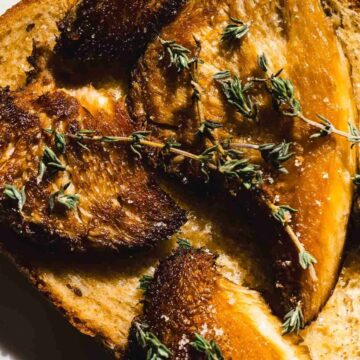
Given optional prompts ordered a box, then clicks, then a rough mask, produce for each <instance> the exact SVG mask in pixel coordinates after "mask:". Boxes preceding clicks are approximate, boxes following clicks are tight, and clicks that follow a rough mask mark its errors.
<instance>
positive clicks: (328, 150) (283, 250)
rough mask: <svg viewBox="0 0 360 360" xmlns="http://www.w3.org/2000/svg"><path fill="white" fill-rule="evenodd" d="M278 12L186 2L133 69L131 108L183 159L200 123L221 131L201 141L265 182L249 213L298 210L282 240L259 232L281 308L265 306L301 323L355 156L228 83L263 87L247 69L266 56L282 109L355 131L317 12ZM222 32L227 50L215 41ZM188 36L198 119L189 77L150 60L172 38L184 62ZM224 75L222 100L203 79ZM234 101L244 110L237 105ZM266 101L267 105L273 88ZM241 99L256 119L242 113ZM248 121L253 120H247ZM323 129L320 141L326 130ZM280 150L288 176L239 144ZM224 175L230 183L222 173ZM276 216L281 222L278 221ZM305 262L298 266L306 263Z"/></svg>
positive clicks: (255, 70)
mask: <svg viewBox="0 0 360 360" xmlns="http://www.w3.org/2000/svg"><path fill="white" fill-rule="evenodd" d="M281 4H282V5H281V6H279V3H278V1H268V0H261V1H257V2H254V1H240V2H239V1H238V2H233V1H210V2H209V1H190V2H189V3H188V4H187V5H186V6H185V7H184V9H183V10H182V11H181V12H180V13H179V15H178V16H177V18H176V21H174V22H173V23H172V24H171V25H169V26H167V27H165V28H164V29H163V31H162V32H161V34H160V37H161V39H162V42H161V41H160V40H159V39H156V40H155V41H153V42H152V43H151V44H150V45H149V47H148V49H147V51H146V53H145V55H144V56H143V58H142V60H141V61H140V63H139V65H138V66H137V68H136V70H135V71H134V76H133V84H132V90H131V93H130V105H131V109H132V114H133V116H134V119H136V121H137V122H138V124H139V126H142V127H148V128H150V129H152V130H153V131H154V134H155V135H156V136H158V138H159V139H161V140H164V139H166V138H175V139H176V140H177V141H178V142H180V143H182V144H183V147H184V148H185V149H190V150H191V151H193V152H197V153H200V152H201V151H203V149H204V148H205V147H206V146H207V147H208V146H209V144H208V143H206V142H204V141H202V139H201V137H199V133H198V128H199V127H200V122H201V121H203V120H212V121H216V122H218V123H220V124H221V125H222V126H223V127H222V128H220V129H215V130H214V131H213V132H212V133H213V135H214V136H215V137H216V138H217V139H218V141H219V142H222V143H223V144H225V145H226V144H228V143H229V139H231V144H232V145H231V147H235V145H233V144H234V143H235V144H238V145H240V148H237V149H240V150H242V151H243V153H244V157H247V158H249V159H250V160H251V162H253V163H255V164H260V165H261V166H262V167H263V170H264V174H265V176H264V178H265V182H264V184H263V185H260V186H259V189H260V191H259V192H255V196H252V197H251V199H252V203H253V204H255V203H257V204H258V205H260V207H261V206H263V205H264V204H266V207H269V206H270V204H272V205H276V207H272V210H273V211H274V213H275V212H276V211H277V210H281V209H286V208H280V205H288V206H290V207H291V208H294V209H296V210H297V212H296V213H294V214H292V222H291V224H290V225H291V227H292V230H293V231H292V232H291V231H290V230H289V228H287V231H284V228H281V227H280V228H279V229H277V230H276V231H274V230H272V231H267V233H266V234H265V235H266V237H267V238H268V239H269V240H271V244H272V249H273V255H274V264H276V266H277V269H278V282H277V284H276V288H277V290H278V291H280V293H281V299H282V300H281V301H279V300H276V301H274V302H273V306H274V308H275V306H277V305H278V304H279V302H280V303H281V306H282V308H283V314H285V313H287V312H288V311H289V310H290V309H295V308H298V307H299V306H301V307H302V309H303V313H304V317H305V320H306V321H309V320H311V319H313V318H314V317H315V316H316V315H317V314H318V311H319V309H320V308H321V307H322V305H323V304H324V303H325V301H326V300H327V298H328V297H329V295H330V293H331V290H332V289H333V286H334V284H335V282H336V280H337V275H338V268H339V264H340V261H341V255H342V251H343V246H344V241H345V236H346V227H347V222H348V217H349V212H350V204H351V197H352V191H353V189H352V184H351V177H352V176H353V175H354V169H355V161H354V158H355V149H353V150H351V149H350V144H349V142H348V141H347V139H346V138H344V137H341V136H337V135H335V134H332V135H329V136H325V135H326V131H324V130H323V131H322V132H321V134H320V135H322V137H320V138H317V139H310V136H311V135H314V134H315V133H318V132H319V130H318V129H317V128H315V127H312V126H309V125H308V124H307V123H305V122H304V121H303V120H301V119H300V118H299V117H294V118H293V117H289V116H283V115H282V114H281V112H279V111H278V110H276V109H274V108H273V106H272V101H271V95H270V94H269V93H268V91H267V90H266V89H265V86H262V85H261V83H260V84H259V83H257V85H254V86H253V88H252V89H251V90H248V92H246V91H245V93H244V89H241V88H240V89H239V83H238V82H237V80H236V78H234V76H238V77H239V79H241V80H242V85H244V84H245V83H246V82H247V81H248V79H249V77H257V78H259V77H262V78H264V77H266V75H265V74H264V71H263V70H264V64H262V65H263V70H262V69H261V68H260V67H259V65H258V56H259V55H262V54H263V53H265V54H266V56H267V58H268V62H269V64H268V65H267V67H268V75H271V74H276V73H277V72H278V70H280V69H284V70H283V72H282V74H281V75H279V74H278V76H277V79H280V80H281V81H285V80H286V79H290V80H291V81H292V83H293V84H294V86H295V88H294V89H295V90H294V92H295V94H291V90H292V89H291V86H290V90H289V89H285V90H284V91H287V90H289V93H290V95H289V96H290V97H292V96H293V100H294V99H295V98H296V99H299V100H300V102H301V105H302V114H303V115H304V116H306V117H307V118H310V119H312V120H313V121H316V122H318V123H321V121H325V120H320V119H319V118H317V114H321V115H322V116H324V117H326V118H328V119H330V120H331V122H332V124H333V125H334V126H335V127H336V128H337V129H339V130H341V131H345V132H346V131H348V130H347V129H348V122H352V123H356V116H355V110H354V101H353V93H352V85H351V80H350V75H349V66H348V64H347V61H346V59H345V56H344V54H343V52H342V49H341V47H340V46H339V43H338V41H337V38H336V36H335V34H334V32H333V29H332V27H331V25H330V24H329V23H328V19H326V17H325V15H324V14H323V10H322V8H321V6H320V4H319V2H318V1H317V0H305V1H304V0H291V1H285V2H282V3H281ZM229 15H231V16H232V18H233V19H231V18H230V17H229ZM234 19H235V20H234ZM236 19H238V20H242V21H243V23H242V24H241V23H240V21H238V20H236ZM236 21H237V22H236ZM228 25H231V27H230V28H227V31H228V32H227V33H228V35H227V40H226V41H223V40H221V37H222V34H223V33H224V31H225V28H226V27H227V26H228ZM229 29H230V30H231V29H235V32H237V33H240V34H242V35H241V36H242V38H241V39H240V40H238V39H236V38H235V35H236V33H235V35H234V33H232V34H233V35H229V31H230V30H229ZM230 33H231V31H230ZM194 37H195V38H197V39H198V40H199V41H200V42H201V46H202V50H201V53H200V58H201V59H202V60H203V62H204V63H203V64H199V71H198V79H196V77H195V80H198V83H199V85H200V87H199V89H198V90H200V93H201V103H200V104H201V106H202V110H203V116H202V117H201V116H200V117H199V113H197V112H196V111H195V110H196V107H195V106H194V105H193V104H194V97H193V95H194V88H193V87H194V83H193V84H192V85H193V86H191V85H190V82H191V79H192V78H191V74H190V73H191V71H189V70H187V69H186V68H185V69H184V70H183V71H177V70H181V68H179V63H178V64H176V63H175V62H174V61H172V66H170V67H169V64H170V61H171V60H173V59H171V58H169V56H167V55H165V57H162V56H159V55H161V54H164V51H165V50H167V49H164V41H170V40H171V41H175V42H176V43H177V44H179V45H181V46H183V47H185V48H187V49H189V50H190V52H191V53H185V55H186V56H187V57H188V58H189V59H191V57H192V56H193V55H195V53H196V51H195V42H194ZM166 46H167V47H169V46H170V45H169V43H167V44H165V47H166ZM172 50H173V51H176V49H172ZM177 52H178V53H179V51H177ZM183 54H184V53H183ZM176 67H178V69H176ZM180 67H181V64H180ZM224 70H228V71H230V73H231V74H232V77H231V78H230V77H228V78H227V79H225V80H224V79H223V80H222V82H223V85H224V86H225V88H226V87H227V90H229V86H234V87H235V90H234V91H233V92H232V93H229V92H226V91H225V94H224V93H223V91H222V89H221V84H219V82H218V81H216V80H214V79H213V76H214V74H217V73H218V72H220V71H224ZM222 76H228V75H226V74H225V75H224V73H223V74H222ZM218 77H219V75H218ZM193 78H194V77H193ZM224 81H225V83H224ZM269 84H270V82H269V81H268V86H269ZM281 86H283V87H284V83H282V85H281ZM270 90H271V89H270ZM272 90H273V88H272ZM239 92H240V93H241V92H242V93H243V95H244V98H245V104H241V101H240V100H241V99H239V97H240V96H239ZM273 94H275V95H274V96H276V93H275V91H274V90H273ZM226 95H227V96H228V99H227V97H226ZM248 96H251V99H252V102H253V103H255V102H256V103H257V104H258V109H256V108H255V107H252V105H251V102H250V98H248ZM228 100H230V101H228ZM236 101H238V103H237V107H236V106H234V102H235V103H236ZM239 101H240V103H239ZM241 106H243V108H242V109H240V108H241ZM256 110H258V114H256ZM282 110H284V109H282ZM200 115H201V114H200ZM255 115H257V120H254V119H253V118H255V117H256V116H255ZM326 130H327V132H328V133H329V132H331V130H332V128H329V127H328V128H327V129H326ZM323 135H324V136H323ZM283 140H285V141H286V142H287V143H292V149H293V151H294V152H295V157H293V158H292V159H291V160H289V161H288V162H287V163H286V164H285V167H286V168H287V170H288V174H283V173H281V172H278V170H277V169H271V168H269V166H268V165H269V164H268V163H267V164H265V163H264V161H263V159H262V157H261V156H260V153H259V152H258V151H254V150H248V149H247V148H246V145H248V144H250V145H261V144H268V143H273V144H279V143H281V142H282V141H283ZM243 144H245V148H244V147H241V145H243ZM268 160H269V159H268ZM270 160H271V159H270ZM270 162H271V161H270ZM283 165H284V164H283ZM225 170H226V169H225ZM225 170H224V169H223V172H224V171H225ZM229 172H230V175H231V169H230V170H229ZM258 194H261V195H260V196H259V195H258ZM242 203H243V202H242ZM261 214H262V215H261ZM255 215H256V224H259V223H260V224H263V223H264V222H266V220H267V219H268V218H269V212H263V213H259V212H255ZM285 215H286V216H285V217H286V221H287V223H289V221H290V217H289V216H288V215H289V214H288V211H285ZM257 228H259V229H260V230H261V229H263V228H264V226H263V225H262V226H257ZM290 232H291V237H290V236H289V233H290ZM295 238H296V239H295ZM300 242H301V243H302V244H300ZM302 246H303V247H302ZM302 249H306V250H307V251H308V252H309V253H310V254H312V256H313V257H315V258H316V259H317V264H316V265H315V270H316V273H317V280H316V279H315V277H314V273H313V272H311V271H308V270H306V271H305V270H303V269H302V268H301V266H300V265H299V253H300V252H301V254H302V255H304V254H305V255H307V253H304V252H303V251H301V250H302ZM302 260H304V258H302ZM305 260H306V261H307V262H308V263H309V261H310V262H311V260H313V259H312V258H309V257H308V258H306V259H305ZM302 265H303V266H304V263H302ZM304 267H307V266H304Z"/></svg>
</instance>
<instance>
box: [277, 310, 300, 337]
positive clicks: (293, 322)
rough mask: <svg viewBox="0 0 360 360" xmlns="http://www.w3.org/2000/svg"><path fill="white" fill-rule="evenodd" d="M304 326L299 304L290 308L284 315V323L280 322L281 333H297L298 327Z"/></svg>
mask: <svg viewBox="0 0 360 360" xmlns="http://www.w3.org/2000/svg"><path fill="white" fill-rule="evenodd" d="M304 326H305V323H304V315H303V313H302V309H301V306H300V304H298V305H297V306H296V308H295V309H292V310H290V311H289V312H288V313H287V314H286V315H285V317H284V323H283V324H282V334H283V335H285V334H289V333H296V334H297V333H298V332H299V330H300V329H303V328H304Z"/></svg>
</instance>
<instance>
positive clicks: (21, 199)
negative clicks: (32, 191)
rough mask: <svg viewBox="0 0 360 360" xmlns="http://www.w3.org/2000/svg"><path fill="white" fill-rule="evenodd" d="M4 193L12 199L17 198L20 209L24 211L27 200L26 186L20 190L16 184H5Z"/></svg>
mask: <svg viewBox="0 0 360 360" xmlns="http://www.w3.org/2000/svg"><path fill="white" fill-rule="evenodd" d="M4 195H5V196H6V197H8V198H9V199H11V200H15V201H16V202H17V207H18V209H19V211H20V212H21V211H22V209H23V207H24V205H25V202H26V194H25V187H23V188H22V189H21V190H19V189H18V188H17V187H15V186H14V185H5V189H4Z"/></svg>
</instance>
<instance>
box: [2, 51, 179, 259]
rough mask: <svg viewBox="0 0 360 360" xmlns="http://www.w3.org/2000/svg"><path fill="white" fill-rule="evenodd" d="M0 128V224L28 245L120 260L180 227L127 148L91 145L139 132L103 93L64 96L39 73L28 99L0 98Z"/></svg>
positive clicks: (175, 210)
mask: <svg viewBox="0 0 360 360" xmlns="http://www.w3.org/2000/svg"><path fill="white" fill-rule="evenodd" d="M37 52H39V50H38V51H37ZM37 61H39V59H38V60H37ZM89 98H90V99H97V100H96V101H95V102H91V101H89ZM0 120H1V122H0V133H1V138H2V141H1V143H0V151H1V152H2V153H4V155H3V156H2V158H1V160H0V193H1V195H0V219H1V221H2V222H3V223H5V224H7V225H8V226H9V227H10V228H12V229H13V230H15V231H16V232H17V233H19V234H20V235H21V236H23V237H24V238H25V239H27V240H31V241H33V242H35V243H36V244H39V245H43V246H46V247H48V248H52V249H60V250H67V251H72V252H75V251H76V252H86V251H119V249H124V248H126V249H136V248H141V247H144V246H145V247H146V246H147V247H149V246H153V245H154V244H156V243H157V242H158V241H162V240H166V238H167V237H169V236H171V235H172V234H173V233H174V232H175V231H176V230H177V229H178V228H179V227H180V226H181V225H182V224H183V223H184V222H185V213H184V212H183V211H182V210H181V209H180V208H179V207H178V206H177V205H176V204H175V202H174V201H173V200H172V199H171V198H170V197H169V196H168V195H166V194H165V193H164V192H163V191H162V190H161V189H160V188H159V187H158V185H157V184H156V183H155V182H154V181H153V180H152V179H151V175H150V174H148V172H147V171H146V170H145V169H144V168H143V167H142V165H141V162H140V160H139V159H137V158H136V157H134V154H133V152H132V151H131V150H130V149H129V147H128V146H127V145H126V144H122V145H121V144H120V145H119V144H116V143H111V142H103V141H102V140H101V141H99V140H94V139H99V138H101V137H102V136H105V135H106V136H107V137H108V138H106V139H107V140H104V141H115V139H116V137H129V136H132V134H133V133H134V132H135V129H134V127H133V125H132V124H131V121H130V118H129V116H128V115H127V112H126V109H125V106H124V104H123V101H122V100H120V101H117V100H116V99H115V98H114V97H113V96H112V95H111V94H110V93H108V92H106V91H105V90H104V91H96V89H95V88H93V87H91V86H90V87H89V89H88V92H87V93H86V94H84V93H82V92H80V93H76V91H73V92H72V93H68V92H66V89H60V88H57V87H56V85H55V83H54V80H53V79H52V76H51V75H50V72H48V71H46V70H45V71H44V72H43V73H42V74H41V75H40V76H39V78H38V79H37V80H36V81H35V82H33V83H32V84H31V85H28V86H27V87H26V88H25V89H24V90H21V91H13V92H11V91H9V90H8V89H3V90H2V91H1V93H0ZM110 184H111V185H110ZM19 194H20V195H21V197H20V199H17V198H16V199H13V197H14V196H15V195H19Z"/></svg>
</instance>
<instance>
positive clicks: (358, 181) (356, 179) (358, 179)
mask: <svg viewBox="0 0 360 360" xmlns="http://www.w3.org/2000/svg"><path fill="white" fill-rule="evenodd" d="M352 181H353V183H354V184H355V185H356V186H359V185H360V174H356V175H355V176H354V177H353V179H352Z"/></svg>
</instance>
